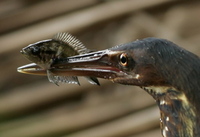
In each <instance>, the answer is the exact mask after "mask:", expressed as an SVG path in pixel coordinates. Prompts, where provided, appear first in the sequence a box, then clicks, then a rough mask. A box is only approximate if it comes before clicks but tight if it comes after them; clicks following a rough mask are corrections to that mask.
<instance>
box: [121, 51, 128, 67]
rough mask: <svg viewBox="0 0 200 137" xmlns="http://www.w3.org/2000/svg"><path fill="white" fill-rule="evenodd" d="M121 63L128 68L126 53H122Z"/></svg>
mask: <svg viewBox="0 0 200 137" xmlns="http://www.w3.org/2000/svg"><path fill="white" fill-rule="evenodd" d="M119 59H120V63H121V65H122V66H126V65H127V63H128V59H127V55H126V54H125V53H122V54H121V55H120V57H119Z"/></svg>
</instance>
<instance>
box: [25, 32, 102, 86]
mask: <svg viewBox="0 0 200 137" xmlns="http://www.w3.org/2000/svg"><path fill="white" fill-rule="evenodd" d="M88 52H90V50H88V49H87V48H86V47H85V46H84V45H83V44H82V43H81V42H80V41H79V40H78V39H76V38H75V37H74V36H72V35H71V34H69V33H58V34H56V35H55V36H54V37H53V38H52V39H47V40H42V41H39V42H36V43H33V44H30V45H28V46H27V47H25V48H23V49H22V50H21V53H22V55H24V56H25V57H26V58H27V59H28V60H30V61H32V62H34V63H36V64H37V65H38V66H40V67H41V68H43V69H45V70H47V76H48V79H49V81H50V82H52V83H55V84H56V85H58V83H59V82H62V83H73V84H79V81H78V78H77V77H76V76H57V75H54V74H53V73H52V72H51V65H52V63H53V62H54V61H55V60H56V59H60V58H66V57H70V56H74V55H79V54H84V53H88ZM87 79H88V81H89V82H90V83H92V84H96V85H99V82H98V80H97V78H94V77H87Z"/></svg>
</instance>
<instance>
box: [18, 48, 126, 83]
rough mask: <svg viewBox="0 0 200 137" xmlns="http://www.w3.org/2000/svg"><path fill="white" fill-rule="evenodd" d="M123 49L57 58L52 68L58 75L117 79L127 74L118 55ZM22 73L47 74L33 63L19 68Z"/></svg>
mask: <svg viewBox="0 0 200 137" xmlns="http://www.w3.org/2000/svg"><path fill="white" fill-rule="evenodd" d="M121 53H122V51H111V50H102V51H98V52H92V53H87V54H82V55H77V56H71V57H68V58H63V59H56V60H55V61H54V62H53V63H52V64H51V67H50V69H48V70H50V71H51V72H52V73H53V74H55V75H58V76H90V77H98V78H103V79H110V80H112V79H115V78H120V77H125V76H127V73H126V72H124V71H122V70H121V69H120V68H119V62H118V56H119V55H120V54H121ZM17 71H18V72H20V73H26V74H33V75H46V70H45V69H44V68H41V67H39V66H38V65H37V64H35V63H32V64H28V65H25V66H21V67H19V68H18V69H17Z"/></svg>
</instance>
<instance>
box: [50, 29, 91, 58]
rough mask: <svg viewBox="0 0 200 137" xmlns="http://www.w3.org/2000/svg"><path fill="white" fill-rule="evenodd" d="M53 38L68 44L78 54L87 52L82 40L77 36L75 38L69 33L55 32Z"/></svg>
mask: <svg viewBox="0 0 200 137" xmlns="http://www.w3.org/2000/svg"><path fill="white" fill-rule="evenodd" d="M53 39H54V40H58V41H62V42H64V43H66V44H67V45H68V46H70V47H72V48H73V49H74V50H76V51H77V52H78V53H79V54H84V53H87V52H89V50H88V49H87V48H86V47H85V46H84V45H83V44H82V42H80V41H79V40H78V39H77V38H75V37H74V36H72V35H71V34H69V33H66V32H60V33H57V34H56V35H55V36H54V37H53Z"/></svg>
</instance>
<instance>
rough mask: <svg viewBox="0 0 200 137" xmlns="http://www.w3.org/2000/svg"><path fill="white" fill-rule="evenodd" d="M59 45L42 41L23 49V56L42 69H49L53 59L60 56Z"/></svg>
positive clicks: (49, 41)
mask: <svg viewBox="0 0 200 137" xmlns="http://www.w3.org/2000/svg"><path fill="white" fill-rule="evenodd" d="M58 49H59V44H58V43H57V42H56V41H54V40H52V39H48V40H42V41H39V42H36V43H33V44H30V45H28V46H27V47H25V48H23V49H22V50H21V51H20V52H21V54H22V55H23V56H24V57H25V58H27V59H28V60H30V61H31V62H34V63H36V64H38V65H39V66H41V67H42V68H49V67H50V65H51V63H52V61H53V59H54V58H56V57H57V56H58V54H59V53H58V51H60V50H58Z"/></svg>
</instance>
